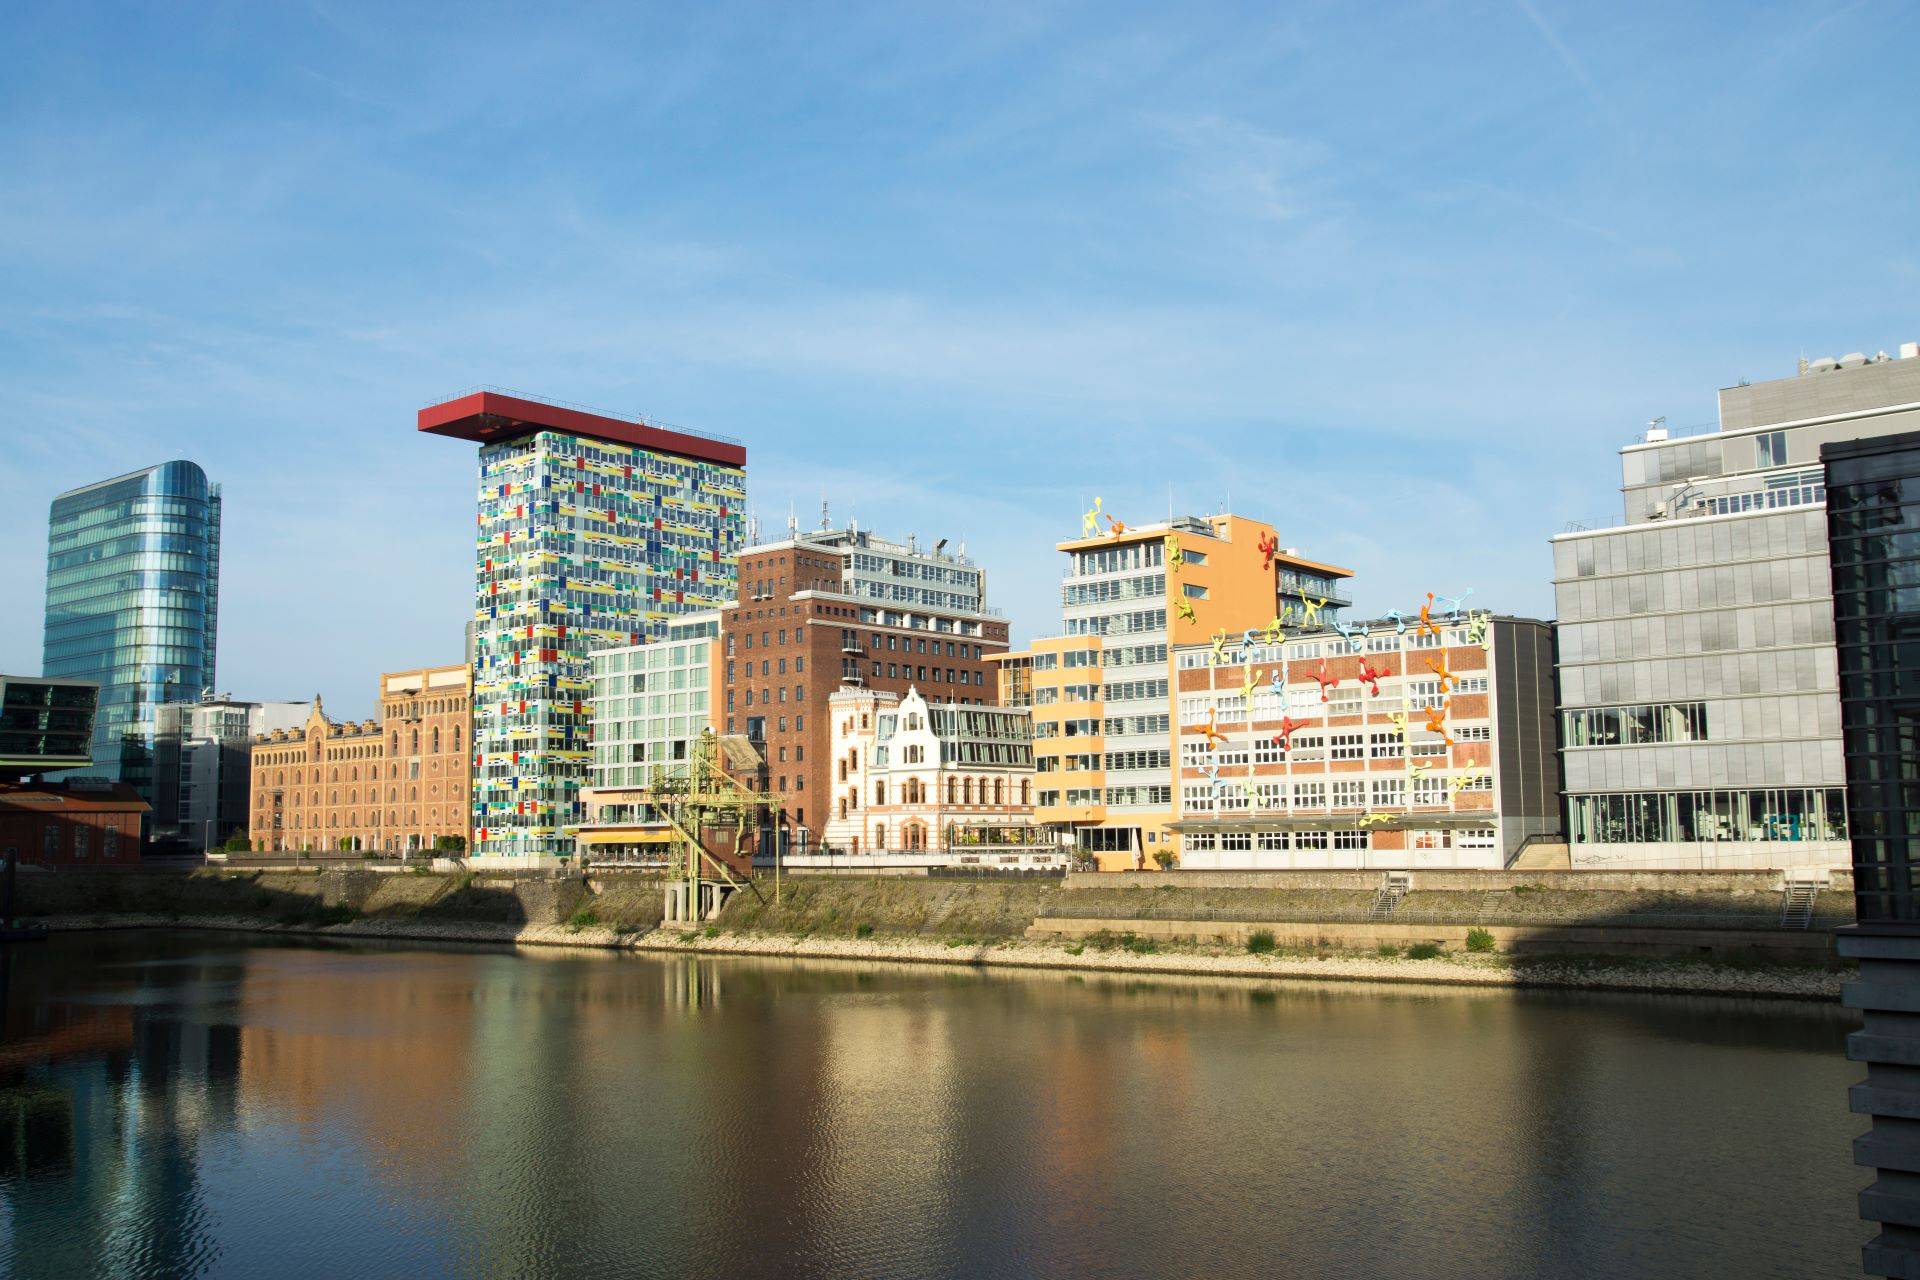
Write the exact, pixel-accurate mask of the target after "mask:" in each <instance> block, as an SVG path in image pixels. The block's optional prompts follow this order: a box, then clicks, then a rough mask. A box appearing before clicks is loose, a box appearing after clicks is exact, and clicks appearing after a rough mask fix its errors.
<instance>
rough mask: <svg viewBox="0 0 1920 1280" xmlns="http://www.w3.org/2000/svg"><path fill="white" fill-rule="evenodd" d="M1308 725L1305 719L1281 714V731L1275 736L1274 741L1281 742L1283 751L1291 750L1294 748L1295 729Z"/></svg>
mask: <svg viewBox="0 0 1920 1280" xmlns="http://www.w3.org/2000/svg"><path fill="white" fill-rule="evenodd" d="M1306 727H1307V722H1306V721H1305V720H1295V719H1294V718H1293V717H1292V716H1281V717H1280V733H1279V734H1278V736H1276V737H1275V738H1274V741H1275V742H1277V743H1279V744H1280V749H1281V750H1282V751H1291V750H1293V731H1294V730H1295V729H1304V728H1306Z"/></svg>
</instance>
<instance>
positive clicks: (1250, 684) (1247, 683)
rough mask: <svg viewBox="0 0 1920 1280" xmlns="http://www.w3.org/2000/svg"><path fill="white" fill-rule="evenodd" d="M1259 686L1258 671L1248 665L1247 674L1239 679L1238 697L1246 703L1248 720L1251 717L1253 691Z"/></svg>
mask: <svg viewBox="0 0 1920 1280" xmlns="http://www.w3.org/2000/svg"><path fill="white" fill-rule="evenodd" d="M1259 687H1260V673H1259V672H1258V671H1255V670H1254V669H1253V668H1252V667H1248V668H1247V674H1246V675H1245V676H1244V677H1242V678H1241V680H1240V697H1241V698H1242V699H1243V700H1244V701H1245V702H1246V704H1247V719H1249V720H1251V719H1253V691H1254V690H1255V689H1258V688H1259Z"/></svg>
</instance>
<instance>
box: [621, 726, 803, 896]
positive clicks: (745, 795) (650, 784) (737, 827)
mask: <svg viewBox="0 0 1920 1280" xmlns="http://www.w3.org/2000/svg"><path fill="white" fill-rule="evenodd" d="M762 767H763V766H762V761H761V758H760V752H759V750H758V749H757V748H755V747H754V745H753V743H752V742H750V741H749V740H748V739H746V738H744V737H740V736H737V735H734V734H727V735H725V736H721V735H716V734H715V733H714V732H713V731H712V730H711V729H707V730H703V731H702V732H701V734H700V737H699V738H698V739H697V740H696V741H695V742H694V743H693V752H692V757H691V758H690V759H689V760H688V761H687V764H686V768H685V769H684V770H678V769H676V770H673V771H671V772H669V771H668V770H667V769H665V768H664V767H661V766H658V765H656V766H655V767H654V768H653V770H652V771H651V774H650V775H649V777H648V779H647V792H648V797H647V798H648V801H649V802H650V803H651V805H652V806H653V809H654V812H656V813H657V814H658V815H659V816H660V818H661V819H662V820H663V821H665V822H666V824H667V826H668V828H669V829H670V830H671V832H672V844H671V848H672V850H673V854H672V857H671V858H670V859H669V865H670V866H672V867H673V868H674V882H673V883H672V884H671V885H669V886H668V889H667V910H666V919H667V920H668V921H669V922H673V921H678V922H683V923H688V924H691V923H694V922H696V921H700V920H705V919H707V918H709V917H710V916H711V915H712V914H713V913H714V911H715V910H717V909H718V908H719V906H720V904H721V903H722V902H723V901H725V897H726V894H727V893H730V892H733V891H735V890H738V889H740V888H742V887H745V888H747V889H751V890H752V891H753V893H754V895H755V896H756V897H758V896H759V893H760V891H759V890H758V889H757V888H755V887H754V884H753V880H752V878H751V877H748V878H747V879H746V880H745V881H744V882H743V881H742V880H740V879H738V878H737V877H735V876H734V874H733V873H732V872H731V871H729V870H728V869H727V865H726V863H724V862H722V861H721V860H720V859H718V858H716V857H714V856H713V854H712V853H710V852H709V851H708V849H707V842H708V838H709V837H711V838H714V839H725V838H726V833H727V832H729V831H731V832H732V833H733V852H734V855H735V856H736V857H739V856H740V855H741V853H742V850H743V846H744V845H745V844H746V840H747V834H748V833H749V832H751V831H754V830H757V829H759V828H760V827H762V826H763V825H764V826H765V827H766V828H767V829H768V830H776V829H777V828H778V826H779V822H780V809H781V800H780V797H779V796H778V795H775V794H774V793H772V792H769V791H756V790H753V789H752V788H750V787H748V786H747V785H745V784H744V783H742V782H741V781H740V780H739V779H740V777H741V776H745V777H748V778H756V777H758V776H759V775H760V773H761V770H762ZM776 845H777V837H776ZM703 863H704V864H705V867H706V868H710V869H711V870H712V871H713V872H715V873H716V874H717V878H715V877H714V876H708V875H705V874H703V869H702V864H703ZM773 892H774V901H775V902H776V903H777V902H779V900H780V861H779V858H778V856H777V855H776V857H775V859H774V873H773Z"/></svg>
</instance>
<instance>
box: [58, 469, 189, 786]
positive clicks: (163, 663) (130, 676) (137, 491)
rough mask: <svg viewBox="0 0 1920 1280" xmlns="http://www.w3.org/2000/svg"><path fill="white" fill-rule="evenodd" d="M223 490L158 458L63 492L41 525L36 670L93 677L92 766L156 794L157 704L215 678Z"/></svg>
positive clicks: (176, 698)
mask: <svg viewBox="0 0 1920 1280" xmlns="http://www.w3.org/2000/svg"><path fill="white" fill-rule="evenodd" d="M219 603H220V488H219V486H218V485H212V484H208V483H207V473H206V472H204V471H202V470H201V469H200V468H199V467H198V466H196V465H194V464H193V463H191V462H163V463H161V464H160V465H159V466H154V467H147V468H146V469H144V470H141V471H135V472H133V473H132V474H130V475H124V476H116V477H115V478H113V479H111V480H102V481H100V482H99V483H98V484H90V485H87V486H86V487H84V488H80V489H74V490H71V491H69V492H67V493H63V494H61V495H60V496H59V497H57V498H55V499H54V500H53V509H52V512H51V513H50V516H49V519H48V528H47V620H46V639H45V644H44V646H43V649H42V656H41V665H42V671H43V674H45V675H47V676H49V677H61V678H74V679H82V680H94V681H97V682H99V685H100V706H99V711H98V713H97V714H96V715H95V717H94V727H93V765H92V766H91V767H90V768H88V769H86V770H84V772H85V773H86V774H89V775H97V776H101V777H106V778H113V779H116V780H118V781H121V782H125V783H128V784H130V785H131V786H133V787H135V788H136V789H137V790H139V792H140V793H141V795H142V796H144V797H145V798H146V799H147V800H148V802H149V803H151V802H152V800H153V795H152V791H153V741H154V729H155V708H157V707H158V706H159V705H160V704H161V703H163V702H183V701H194V700H196V699H198V698H199V697H200V694H201V691H202V690H204V689H207V688H210V687H211V686H212V685H213V654H214V640H215V634H216V631H215V620H216V618H217V616H218V613H219Z"/></svg>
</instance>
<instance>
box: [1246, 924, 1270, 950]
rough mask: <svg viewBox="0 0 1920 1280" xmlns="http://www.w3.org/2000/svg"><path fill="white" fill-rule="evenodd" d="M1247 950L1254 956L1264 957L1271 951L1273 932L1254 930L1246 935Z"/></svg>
mask: <svg viewBox="0 0 1920 1280" xmlns="http://www.w3.org/2000/svg"><path fill="white" fill-rule="evenodd" d="M1247 950H1248V951H1250V952H1252V953H1253V954H1254V955H1256V956H1263V955H1266V954H1267V953H1268V952H1269V951H1272V950H1273V930H1271V929H1255V930H1254V931H1253V932H1252V933H1250V934H1248V935H1247Z"/></svg>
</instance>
